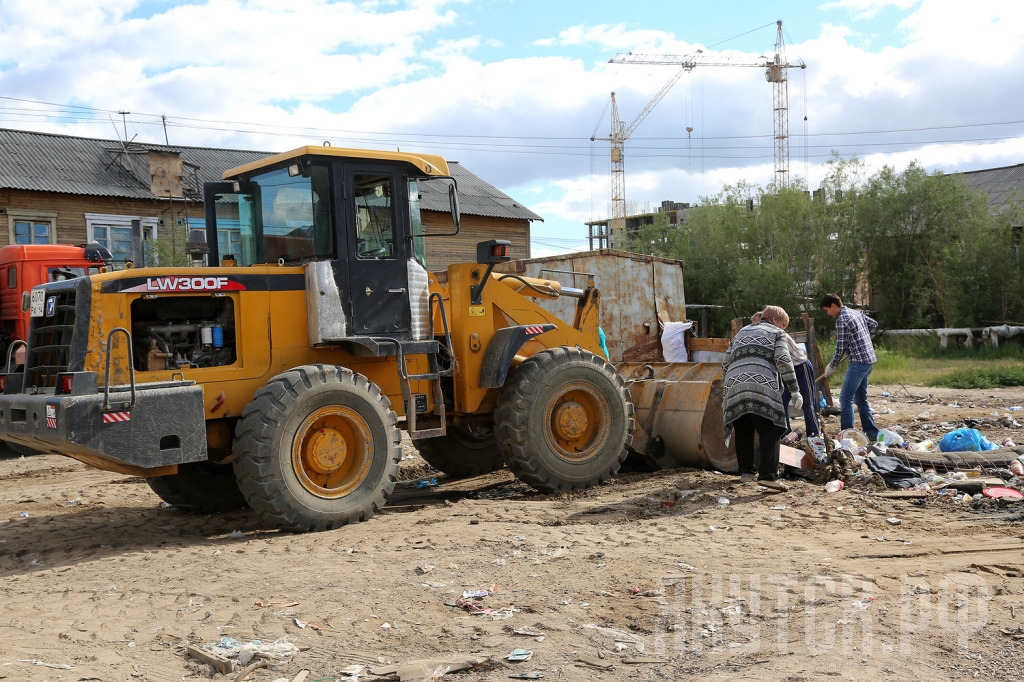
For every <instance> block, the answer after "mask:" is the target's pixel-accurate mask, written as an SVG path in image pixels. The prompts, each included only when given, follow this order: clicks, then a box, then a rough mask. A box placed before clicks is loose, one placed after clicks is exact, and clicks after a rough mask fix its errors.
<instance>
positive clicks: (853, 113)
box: [0, 0, 1024, 239]
mask: <svg viewBox="0 0 1024 682" xmlns="http://www.w3.org/2000/svg"><path fill="white" fill-rule="evenodd" d="M0 1H2V2H3V12H4V22H3V24H0V92H3V93H4V94H5V95H9V96H13V97H25V98H28V99H37V100H46V101H55V102H77V103H82V104H88V105H92V106H97V107H102V108H106V109H115V110H116V109H118V108H123V109H128V110H132V111H137V112H138V111H145V112H150V113H160V112H163V113H167V114H168V115H169V116H170V117H171V121H172V125H174V121H176V120H180V119H179V118H178V117H186V116H187V117H192V118H199V119H212V120H221V121H227V122H228V123H222V124H199V123H195V122H193V123H189V124H188V125H192V126H199V125H205V126H206V127H205V128H196V127H192V128H180V127H172V129H171V140H172V142H176V143H181V144H196V145H223V146H237V147H245V148H249V149H265V150H281V149H287V148H290V147H293V146H297V145H298V144H305V143H310V142H319V141H320V140H323V139H330V140H331V141H332V143H334V144H335V145H339V144H341V145H345V144H347V145H352V146H379V147H385V148H393V147H394V146H401V147H402V149H403V150H405V149H423V150H429V151H437V152H439V153H442V154H444V155H446V156H447V157H449V158H452V159H457V160H460V161H463V162H464V163H465V164H466V166H467V167H468V168H470V169H471V170H472V171H474V172H475V173H477V174H479V175H481V176H482V177H483V178H485V179H486V180H488V181H489V182H491V183H493V184H495V185H497V186H499V187H503V188H517V187H519V188H524V191H523V192H522V193H521V197H520V198H521V199H522V200H523V201H525V202H527V203H529V204H530V206H531V208H532V209H533V210H534V211H536V212H538V213H539V214H541V215H542V216H544V217H545V218H548V219H549V220H550V224H551V225H552V226H553V225H554V224H555V223H558V224H560V225H565V226H568V225H573V226H575V228H573V229H577V230H578V231H577V232H575V233H569V232H565V233H563V232H556V233H555V235H557V236H555V235H552V236H555V238H558V239H563V238H565V239H568V238H576V237H579V236H582V235H584V234H585V228H583V223H584V222H585V221H587V220H590V219H593V218H600V217H603V216H604V215H607V210H608V196H609V180H608V146H607V144H603V143H590V142H589V141H588V138H589V136H590V134H591V132H592V131H593V130H594V129H595V125H596V126H597V132H598V135H599V136H600V135H604V134H606V133H607V130H608V118H607V114H605V116H604V118H603V119H601V120H600V122H598V118H599V115H600V114H601V111H602V109H604V108H605V107H606V105H607V102H608V93H609V91H612V90H615V91H616V93H617V98H618V102H619V106H620V112H621V113H622V116H623V118H626V119H627V120H629V118H630V117H631V116H632V115H635V113H636V112H637V111H639V110H640V109H641V108H642V107H643V105H644V104H645V103H646V101H647V100H648V99H649V98H650V96H651V95H652V94H653V93H654V92H656V91H657V89H658V88H659V87H661V85H662V84H663V83H664V82H665V81H666V80H667V79H668V78H669V75H670V74H671V73H672V70H671V67H658V66H650V67H641V66H633V65H608V64H604V63H589V62H587V61H584V59H582V58H580V57H579V55H580V54H581V53H582V54H589V53H588V52H585V51H581V50H579V49H574V48H578V47H579V46H581V45H582V46H587V47H593V48H596V49H598V50H602V51H604V53H605V54H607V56H611V55H612V54H613V53H614V52H616V51H625V50H633V51H656V52H662V53H673V54H686V53H689V52H692V51H693V50H694V49H695V48H696V47H697V45H695V44H691V43H686V42H685V41H683V40H681V39H678V38H676V37H674V36H673V35H672V34H670V33H666V32H664V31H660V30H648V29H644V28H642V27H641V28H636V29H633V28H626V27H624V26H622V25H604V24H603V25H597V26H583V25H581V26H575V27H572V28H570V29H566V30H565V31H562V32H561V33H560V34H559V35H558V36H557V37H556V38H550V39H546V40H545V42H544V43H543V44H545V45H548V46H550V47H552V48H553V49H552V50H551V51H550V52H549V51H546V50H545V51H543V54H548V55H549V56H544V57H537V56H523V57H513V58H504V59H501V60H499V61H492V62H485V61H483V60H482V59H481V58H480V57H479V56H478V55H477V54H476V50H478V49H480V48H481V47H483V46H490V47H493V46H494V43H495V41H496V39H499V38H503V37H504V36H502V35H497V36H490V35H486V34H483V33H482V32H481V30H480V27H479V26H475V25H474V26H461V24H460V23H459V17H458V15H457V14H456V12H455V8H457V9H459V10H461V9H462V7H461V6H459V4H458V3H451V2H445V1H444V0H435V1H431V2H412V3H399V4H393V3H392V4H385V3H362V2H337V3H328V2H326V1H321V0H295V1H294V2H292V3H289V4H286V5H282V4H281V3H271V2H269V0H250V1H248V2H243V1H242V0H192V4H188V5H181V6H178V7H174V8H170V9H167V10H166V11H163V12H159V13H157V14H155V15H153V16H149V17H137V16H135V14H133V12H135V11H136V10H137V6H138V5H137V3H136V2H135V0H110V1H109V2H107V3H104V5H103V6H102V7H99V6H86V5H84V4H83V3H81V2H73V1H71V0H67V1H65V2H59V3H54V2H50V3H48V5H47V7H48V11H45V12H42V11H39V10H38V4H39V3H33V2H27V1H26V0H0ZM878 4H879V3H877V2H876V3H874V5H878ZM976 4H977V7H972V8H971V10H970V11H969V12H964V11H962V3H961V2H958V1H955V0H921V2H920V3H919V4H914V3H910V4H907V3H904V4H902V5H898V6H899V7H903V6H913V7H914V9H913V11H911V12H910V13H909V14H908V15H907V16H906V18H905V19H904V20H903V21H902V23H901V24H900V29H901V31H902V32H903V33H902V35H903V36H904V37H905V42H904V43H903V44H901V45H896V46H890V47H886V48H883V49H879V50H869V49H867V48H865V47H863V46H862V45H860V44H858V43H857V42H856V40H855V37H854V36H853V34H852V33H851V31H850V29H849V28H847V27H845V26H839V25H827V26H824V27H823V28H822V30H821V32H820V34H819V35H817V36H815V37H813V38H811V39H809V40H806V41H804V42H801V43H797V44H793V45H789V46H788V48H787V49H788V55H789V57H790V58H791V59H794V58H797V57H800V58H803V59H804V60H805V61H806V62H807V64H808V68H807V69H806V70H805V71H791V72H790V83H789V96H790V120H791V128H790V132H791V145H792V159H793V161H792V165H791V170H792V172H793V174H794V175H795V174H798V173H802V172H803V163H802V161H801V160H800V159H801V157H802V142H803V140H802V139H801V138H800V137H799V133H800V132H801V130H802V128H803V125H802V120H801V119H802V116H803V111H804V109H803V98H804V83H805V81H806V98H807V109H808V115H809V122H808V127H809V131H810V132H811V133H812V134H821V133H826V132H843V131H847V132H848V131H885V130H892V129H897V128H919V127H928V126H941V125H954V124H961V123H977V122H984V121H998V120H1016V119H1019V118H1020V116H1019V114H1018V113H1016V112H1019V111H1020V110H1022V108H1024V94H1022V93H1021V92H1020V91H1019V90H1020V89H1019V88H1017V87H1015V85H1016V84H1017V83H1020V82H1024V22H1022V21H1020V20H1019V18H1020V15H1021V11H1020V10H1019V9H1018V8H1019V2H1018V1H1014V2H1011V1H1009V0H991V1H990V2H985V3H976ZM869 5H871V6H873V5H872V3H871V2H869V1H868V0H862V1H860V4H857V2H854V1H853V0H847V1H846V2H845V4H844V5H843V6H844V7H847V8H850V9H852V10H857V8H858V7H860V8H861V11H865V8H869ZM51 7H52V8H54V9H53V10H52V11H51V10H50V9H49V8H51ZM127 17H133V18H127ZM460 27H461V28H463V29H464V30H461V32H460V30H459V29H460ZM442 29H444V30H445V33H444V38H445V39H444V40H439V39H438V33H440V32H441V30H442ZM453 29H455V30H453ZM534 52H536V51H534ZM708 54H709V56H710V57H714V58H716V59H717V58H719V57H721V58H723V59H725V58H731V59H733V60H735V61H749V60H753V59H755V58H756V57H758V56H759V55H757V54H753V53H750V54H746V53H742V52H737V51H729V52H724V53H712V52H709V53H708ZM12 116H13V114H10V113H3V112H0V126H12V125H17V126H22V127H26V128H30V129H36V130H55V131H61V132H67V133H70V134H84V135H89V136H108V137H109V136H112V129H111V127H110V123H109V121H107V120H106V119H102V120H100V121H99V122H98V123H97V122H91V123H90V122H80V123H70V124H69V123H58V122H54V121H49V122H40V121H32V120H27V121H26V120H19V119H15V118H12ZM231 122H235V123H231ZM237 122H260V123H263V124H266V127H264V128H253V127H251V126H242V125H240V124H239V123H237ZM129 125H131V122H129ZM687 125H689V126H691V127H693V128H694V132H693V139H692V140H690V141H689V142H688V141H687V139H686V133H685V131H684V127H685V126H687ZM297 126H303V127H306V128H307V129H312V128H320V129H324V130H325V131H374V132H377V133H382V134H385V133H387V134H390V133H402V132H405V133H409V134H410V135H409V136H397V135H380V136H371V135H367V134H354V133H344V132H334V133H330V132H319V131H309V132H302V131H298V130H296V129H295V127H297ZM218 128H220V130H218ZM239 129H252V130H255V131H257V132H249V133H247V132H238V130H239ZM139 130H140V132H141V133H142V136H143V138H144V139H148V140H149V141H157V140H161V141H162V138H163V135H162V132H161V131H160V130H159V128H158V127H152V128H148V127H140V128H139ZM1018 132H1020V128H982V129H977V130H972V129H967V130H959V131H958V130H951V131H927V132H922V133H919V134H902V135H874V136H843V137H812V138H810V143H811V144H813V145H822V146H820V147H812V148H811V149H810V153H811V154H812V155H817V156H818V158H812V159H811V160H810V165H811V175H812V177H811V183H810V184H811V186H816V183H817V181H818V180H819V179H820V174H821V171H820V170H818V169H817V165H818V164H820V163H821V162H822V161H823V160H824V159H823V158H821V157H823V156H824V155H826V154H827V153H828V151H829V149H830V148H831V147H832V146H837V148H838V149H840V151H842V152H843V153H845V154H850V153H852V152H853V151H857V152H858V153H859V154H860V155H861V156H862V157H863V158H865V160H866V161H867V162H868V163H869V165H870V166H871V167H872V168H876V167H878V166H880V165H882V164H884V163H886V162H889V163H893V164H895V165H897V166H899V167H902V166H905V165H906V162H908V161H909V160H911V159H915V158H916V159H918V160H920V161H921V162H922V163H924V164H926V165H928V166H929V167H937V168H943V169H947V170H948V169H964V168H979V167H984V166H986V165H1007V164H1010V163H1019V162H1020V161H1022V160H1024V158H1022V157H1024V149H1021V147H1020V140H1017V139H1015V138H1014V139H1010V140H1007V141H996V142H992V143H981V142H978V143H970V142H962V143H958V144H956V145H937V144H935V142H936V141H938V140H942V139H956V138H968V137H979V138H980V137H999V136H1010V137H1012V136H1013V135H1015V134H1017V133H1018ZM129 134H131V131H130V133H129ZM469 135H475V136H480V137H476V138H468V137H465V136H469ZM771 135H772V100H771V86H770V85H769V84H768V83H766V82H765V80H764V77H763V74H762V73H761V72H760V70H759V69H742V68H698V69H697V70H695V71H694V72H692V73H691V74H688V75H686V76H684V77H683V78H682V79H681V80H680V81H679V83H678V84H677V85H676V87H675V89H674V90H673V91H672V92H671V93H669V95H668V96H667V97H666V98H665V100H664V101H663V102H661V104H659V106H658V107H657V108H656V109H655V110H654V111H653V113H652V114H651V115H650V117H649V118H647V119H646V120H645V121H644V122H643V124H642V125H641V126H640V127H639V128H638V129H637V131H636V132H635V133H634V137H633V139H632V140H630V141H629V143H627V146H626V171H627V175H626V197H627V200H629V201H641V202H643V201H648V202H650V203H651V205H652V206H656V205H657V204H658V203H659V202H660V201H661V200H663V199H672V200H675V201H687V202H696V201H697V200H698V198H699V197H700V196H701V195H702V194H714V193H716V192H717V191H718V190H719V189H720V188H721V186H722V185H723V184H725V183H735V182H737V181H739V180H741V179H746V180H749V181H752V182H758V183H762V184H766V183H767V182H768V181H769V180H770V179H771V177H772V176H773V172H772V146H771ZM701 137H704V138H705V139H704V140H703V149H704V153H703V155H702V154H701V152H700V150H701V148H702V143H701V139H700V138H701ZM370 138H375V139H376V142H374V141H371V139H370ZM908 140H911V141H915V144H914V146H913V147H911V148H909V150H908V148H907V147H906V146H892V147H871V146H866V145H862V146H860V147H849V146H838V145H839V144H860V143H861V142H868V141H871V142H890V141H901V142H906V141H908ZM890 150H891V151H890ZM702 169H703V170H702ZM537 188H541V189H540V190H538V191H536V193H534V190H535V189H537ZM527 190H529V191H527ZM513 196H516V193H515V191H513ZM535 228H536V229H537V230H541V231H542V230H546V229H547V228H546V227H544V226H535ZM552 229H554V228H552ZM558 229H559V230H562V229H564V230H569V228H568V227H565V228H558Z"/></svg>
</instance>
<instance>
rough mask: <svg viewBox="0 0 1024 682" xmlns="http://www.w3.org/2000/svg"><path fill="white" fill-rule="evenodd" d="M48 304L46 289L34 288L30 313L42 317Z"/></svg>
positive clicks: (30, 302) (30, 301)
mask: <svg viewBox="0 0 1024 682" xmlns="http://www.w3.org/2000/svg"><path fill="white" fill-rule="evenodd" d="M45 306H46V291H45V290H44V289H33V290H32V298H31V299H30V300H29V311H30V312H29V315H31V316H32V317H42V316H43V310H44V308H45Z"/></svg>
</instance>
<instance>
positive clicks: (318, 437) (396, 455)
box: [234, 365, 402, 532]
mask: <svg viewBox="0 0 1024 682" xmlns="http://www.w3.org/2000/svg"><path fill="white" fill-rule="evenodd" d="M397 424H398V417H397V416H396V415H395V413H394V412H393V411H392V410H391V401H390V400H388V398H387V396H385V395H383V394H382V393H381V391H380V388H378V387H377V385H376V384H374V383H372V382H371V381H369V380H368V379H367V378H366V377H364V376H362V375H361V374H356V373H354V372H352V371H351V370H348V369H345V368H342V367H336V366H333V365H304V366H302V367H296V368H295V369H292V370H289V371H287V372H284V373H283V374H279V375H278V376H276V377H274V378H273V379H271V380H270V381H269V382H268V383H267V385H266V386H264V387H262V388H261V389H259V390H258V391H256V394H255V395H254V396H253V399H252V402H250V403H249V404H248V405H246V407H245V410H243V412H242V419H241V420H240V421H239V422H238V425H237V426H236V428H235V441H234V454H235V455H236V459H235V463H234V466H235V476H236V477H237V478H238V487H239V488H240V489H241V491H242V494H243V495H244V496H245V499H246V501H247V502H248V503H249V506H250V507H252V509H253V510H254V511H255V512H256V513H257V514H259V515H260V517H261V518H262V519H263V520H264V521H266V522H268V523H270V524H273V525H274V526H277V527H280V528H283V529H285V530H293V531H302V532H305V531H322V530H330V529H332V528H337V527H339V526H343V525H345V524H347V523H353V522H357V521H365V520H367V519H369V518H370V517H371V516H373V515H374V513H376V511H377V510H378V509H380V508H381V507H382V506H384V502H385V501H386V500H387V497H388V495H390V494H391V492H392V491H393V490H394V488H395V481H396V480H397V478H398V462H399V460H400V459H401V456H402V451H401V439H402V436H401V432H400V431H399V430H398V427H397Z"/></svg>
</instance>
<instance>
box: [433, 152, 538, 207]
mask: <svg viewBox="0 0 1024 682" xmlns="http://www.w3.org/2000/svg"><path fill="white" fill-rule="evenodd" d="M448 170H449V172H451V174H452V177H453V178H455V181H456V182H457V183H458V185H459V213H462V214H465V215H479V216H487V217H491V218H519V219H523V220H540V221H543V220H544V219H543V218H541V217H540V216H539V215H537V214H536V213H534V212H533V211H531V210H530V209H528V208H526V207H525V206H523V205H522V204H520V203H519V202H518V201H516V200H515V199H513V198H512V197H510V196H509V195H507V194H505V193H504V192H502V191H501V190H499V189H497V188H496V187H494V186H493V185H490V184H488V183H486V182H484V181H483V180H482V179H481V178H479V177H477V176H476V175H474V174H473V173H470V172H469V171H468V170H466V169H465V168H464V167H463V166H462V164H461V163H459V162H458V161H449V162H448ZM449 184H450V183H447V182H445V181H443V180H436V181H434V182H421V183H420V207H421V208H424V209H426V210H428V211H443V212H445V213H447V212H448V185H449Z"/></svg>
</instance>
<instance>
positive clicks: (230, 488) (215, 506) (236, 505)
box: [146, 462, 245, 512]
mask: <svg viewBox="0 0 1024 682" xmlns="http://www.w3.org/2000/svg"><path fill="white" fill-rule="evenodd" d="M146 483H148V484H149V487H150V489H151V490H152V491H153V492H155V493H156V494H157V495H159V496H160V499H161V500H163V501H164V502H167V503H168V504H173V505H174V506H175V507H177V508H178V509H188V510H189V511H195V512H222V511H229V510H231V509H241V508H242V507H244V506H245V498H244V497H242V493H241V492H240V491H239V490H238V484H237V483H236V482H235V473H234V472H233V471H232V470H231V467H230V466H229V465H227V464H214V463H213V462H191V463H189V464H179V465H178V473H176V474H171V475H170V476H157V477H155V478H147V479H146Z"/></svg>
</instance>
